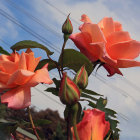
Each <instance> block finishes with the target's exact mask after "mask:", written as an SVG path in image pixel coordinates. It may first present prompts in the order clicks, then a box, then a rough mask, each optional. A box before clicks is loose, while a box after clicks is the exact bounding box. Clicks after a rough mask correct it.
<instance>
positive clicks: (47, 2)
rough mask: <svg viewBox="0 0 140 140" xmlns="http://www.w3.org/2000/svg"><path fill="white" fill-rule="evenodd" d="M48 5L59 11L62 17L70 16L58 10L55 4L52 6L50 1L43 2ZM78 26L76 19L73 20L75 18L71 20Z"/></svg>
mask: <svg viewBox="0 0 140 140" xmlns="http://www.w3.org/2000/svg"><path fill="white" fill-rule="evenodd" d="M43 1H44V2H45V3H46V4H48V5H49V6H51V7H52V8H54V9H55V10H57V11H58V12H59V13H61V14H62V15H64V16H68V15H67V14H66V13H64V12H63V11H61V10H60V9H58V8H57V7H55V6H54V5H53V4H51V3H50V2H49V1H47V0H43ZM71 19H72V20H73V21H74V22H75V23H76V24H77V25H79V23H78V22H77V21H76V20H75V19H73V18H71Z"/></svg>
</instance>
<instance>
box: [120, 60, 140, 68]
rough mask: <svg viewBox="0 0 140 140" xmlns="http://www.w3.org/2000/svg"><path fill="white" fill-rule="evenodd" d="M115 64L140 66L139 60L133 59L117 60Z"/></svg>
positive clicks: (125, 66) (121, 66) (122, 66)
mask: <svg viewBox="0 0 140 140" xmlns="http://www.w3.org/2000/svg"><path fill="white" fill-rule="evenodd" d="M117 66H118V67H119V68H128V67H137V66H140V62H138V61H135V60H120V59H119V60H117Z"/></svg>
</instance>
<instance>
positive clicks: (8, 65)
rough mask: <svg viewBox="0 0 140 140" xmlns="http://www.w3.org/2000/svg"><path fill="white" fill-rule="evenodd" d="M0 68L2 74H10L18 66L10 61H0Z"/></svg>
mask: <svg viewBox="0 0 140 140" xmlns="http://www.w3.org/2000/svg"><path fill="white" fill-rule="evenodd" d="M0 68H2V71H3V72H5V73H9V74H12V73H13V72H15V71H16V70H17V69H18V64H17V63H14V62H12V61H0Z"/></svg>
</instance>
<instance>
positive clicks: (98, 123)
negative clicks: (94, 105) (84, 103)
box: [72, 109, 110, 140]
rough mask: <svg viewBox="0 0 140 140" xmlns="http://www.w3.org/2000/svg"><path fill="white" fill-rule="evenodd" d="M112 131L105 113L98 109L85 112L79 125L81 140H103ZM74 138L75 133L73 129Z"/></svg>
mask: <svg viewBox="0 0 140 140" xmlns="http://www.w3.org/2000/svg"><path fill="white" fill-rule="evenodd" d="M109 129H110V124H109V122H107V121H106V120H105V113H104V112H102V111H100V110H98V109H92V110H91V109H88V110H86V111H84V117H83V119H82V121H81V122H80V123H79V124H77V131H78V135H79V138H80V140H103V139H104V137H105V136H106V134H107V133H108V131H109ZM72 133H73V138H74V140H75V137H74V132H73V128H72Z"/></svg>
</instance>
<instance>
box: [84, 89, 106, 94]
mask: <svg viewBox="0 0 140 140" xmlns="http://www.w3.org/2000/svg"><path fill="white" fill-rule="evenodd" d="M83 92H84V93H87V94H90V95H95V96H103V95H101V94H99V93H96V92H95V91H92V90H89V89H84V90H83Z"/></svg>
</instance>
